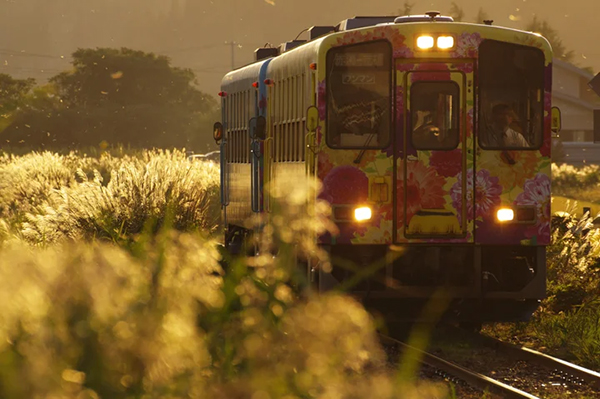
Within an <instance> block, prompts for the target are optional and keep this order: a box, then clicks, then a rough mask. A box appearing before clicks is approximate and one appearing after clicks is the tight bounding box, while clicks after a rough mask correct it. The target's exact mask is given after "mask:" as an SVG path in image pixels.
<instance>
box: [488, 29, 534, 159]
mask: <svg viewBox="0 0 600 399" xmlns="http://www.w3.org/2000/svg"><path fill="white" fill-rule="evenodd" d="M544 73H545V70H544V54H543V53H542V51H541V50H539V49H536V48H532V47H527V46H522V45H517V44H511V43H503V42H498V41H494V40H485V41H484V42H483V43H482V44H481V46H480V52H479V83H480V87H479V98H480V105H479V145H480V146H481V147H482V148H484V149H490V150H514V149H517V150H518V149H521V150H532V149H539V148H540V146H541V145H542V140H543V120H544V118H543V115H544V114H543V112H544Z"/></svg>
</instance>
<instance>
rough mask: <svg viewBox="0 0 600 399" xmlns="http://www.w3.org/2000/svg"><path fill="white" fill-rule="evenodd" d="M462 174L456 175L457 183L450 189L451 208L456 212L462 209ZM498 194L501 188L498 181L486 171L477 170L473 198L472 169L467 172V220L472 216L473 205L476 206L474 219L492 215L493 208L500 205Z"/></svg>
mask: <svg viewBox="0 0 600 399" xmlns="http://www.w3.org/2000/svg"><path fill="white" fill-rule="evenodd" d="M462 177H463V174H462V172H461V173H460V174H459V175H458V181H457V182H456V183H454V185H453V186H452V188H451V189H450V198H452V206H454V209H456V211H457V212H460V211H461V209H462V198H463V195H462ZM500 194H502V186H500V184H499V179H498V178H497V177H495V176H491V175H490V172H489V171H488V170H485V169H484V170H479V171H478V172H477V175H476V177H475V198H473V169H469V170H468V172H467V218H468V219H469V220H470V219H471V218H472V217H473V216H472V215H473V204H474V203H475V204H477V205H476V210H475V218H479V217H485V216H487V215H489V214H490V213H492V211H493V210H494V208H496V207H498V206H499V205H500Z"/></svg>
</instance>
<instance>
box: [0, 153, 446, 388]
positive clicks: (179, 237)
mask: <svg viewBox="0 0 600 399" xmlns="http://www.w3.org/2000/svg"><path fill="white" fill-rule="evenodd" d="M211 165H213V164H209V163H189V162H187V161H186V160H185V156H184V154H183V153H182V152H177V151H176V152H172V153H169V152H145V153H142V154H140V155H139V156H137V157H132V156H124V157H121V158H115V157H112V156H110V155H103V156H100V157H82V156H79V155H77V154H68V155H56V154H51V153H42V154H29V155H25V156H22V157H12V156H4V157H3V158H1V159H0V184H2V186H1V187H0V190H1V191H0V192H1V194H0V216H1V217H2V223H1V229H0V397H2V398H19V399H20V398H56V399H58V398H60V399H63V398H69V399H70V398H73V399H84V398H90V399H93V398H100V397H102V398H173V399H174V398H216V399H218V398H248V399H271V398H273V399H274V398H286V399H294V398H327V399H330V398H367V397H368V398H413V397H414V398H421V397H432V398H443V397H448V396H449V391H448V388H447V387H446V386H444V385H433V384H425V385H422V384H417V383H414V381H412V380H410V379H409V378H400V377H399V374H398V373H397V372H396V370H394V369H393V368H390V367H389V365H388V364H387V363H386V358H385V354H384V352H383V351H382V349H381V347H380V346H379V344H378V341H377V337H376V332H375V327H376V326H375V323H374V321H373V319H372V318H371V316H370V315H369V314H368V313H367V312H366V311H365V310H364V309H363V307H362V306H361V305H360V304H358V303H357V302H355V301H354V300H352V299H351V298H350V297H347V296H344V295H342V294H330V295H322V296H318V297H313V296H311V295H308V296H306V297H301V298H300V297H298V296H297V294H296V293H295V290H294V288H293V287H295V286H296V285H298V284H299V283H302V282H301V281H299V280H298V278H299V277H298V273H297V271H296V270H295V266H293V265H294V264H295V262H293V258H294V257H295V255H296V254H303V253H304V254H307V253H311V254H312V255H313V256H316V257H317V258H319V259H320V260H321V261H323V262H327V258H326V256H325V254H323V253H321V252H320V250H319V248H318V247H316V246H315V244H314V240H313V239H312V238H314V237H315V236H316V235H318V234H322V233H324V232H325V231H327V230H330V229H332V226H331V225H330V224H329V222H328V218H327V215H328V212H329V208H328V207H327V206H326V204H324V203H318V204H317V206H316V207H311V208H310V209H309V208H307V207H306V198H307V196H308V197H309V198H315V197H316V195H315V192H316V190H317V189H318V187H315V186H311V185H308V184H307V185H303V184H298V185H295V187H294V188H289V187H288V188H279V189H277V190H275V191H274V193H273V197H274V209H276V212H278V213H279V214H280V215H285V217H283V216H282V217H279V218H277V217H276V218H274V222H273V224H272V225H269V226H268V227H267V228H265V229H264V234H263V235H262V236H261V239H260V240H259V242H258V245H259V247H260V253H261V255H259V256H256V257H253V258H238V259H229V260H228V262H227V263H226V264H227V273H225V272H224V270H223V262H222V258H221V251H220V250H219V245H218V243H217V242H216V241H215V239H214V238H212V237H211V234H210V233H211V232H212V231H215V229H217V228H218V226H217V219H216V217H215V215H218V211H217V210H218V198H217V187H218V184H217V177H218V170H216V168H215V167H214V165H213V166H211ZM309 211H310V212H309ZM253 222H254V223H258V224H263V222H264V221H261V220H255V221H253ZM115 244H117V245H115ZM275 249H276V250H277V256H273V255H271V254H272V253H273V252H274V251H275Z"/></svg>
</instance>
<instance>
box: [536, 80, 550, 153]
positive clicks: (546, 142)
mask: <svg viewBox="0 0 600 399" xmlns="http://www.w3.org/2000/svg"><path fill="white" fill-rule="evenodd" d="M551 103H552V93H551V92H549V91H547V92H545V93H544V110H542V112H545V110H550V107H551ZM543 118H544V130H545V131H544V132H543V136H542V138H543V142H542V148H540V153H541V155H542V156H543V157H550V155H551V153H552V140H550V135H551V134H550V131H551V129H552V114H551V112H550V111H548V115H544V117H543ZM536 123H537V121H536Z"/></svg>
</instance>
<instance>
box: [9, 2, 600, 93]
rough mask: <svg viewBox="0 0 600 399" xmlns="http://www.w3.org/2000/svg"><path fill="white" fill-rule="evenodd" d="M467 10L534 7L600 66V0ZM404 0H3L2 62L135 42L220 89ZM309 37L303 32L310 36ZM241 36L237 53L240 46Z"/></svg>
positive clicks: (17, 66) (528, 10) (589, 63)
mask: <svg viewBox="0 0 600 399" xmlns="http://www.w3.org/2000/svg"><path fill="white" fill-rule="evenodd" d="M410 2H411V3H414V7H413V13H414V14H422V13H424V12H426V11H430V10H437V11H441V12H442V13H443V14H448V13H449V11H450V8H451V3H452V2H451V1H450V0H439V1H418V0H412V1H410ZM456 3H457V4H458V5H459V6H460V7H462V8H463V10H464V12H465V20H466V21H468V22H472V21H473V19H474V18H475V15H476V14H477V12H478V10H479V9H480V8H481V9H483V10H484V11H485V12H486V13H487V14H488V15H489V16H490V18H491V19H493V20H494V24H495V25H502V26H508V27H512V28H522V27H524V26H525V25H526V24H527V22H529V21H530V20H531V19H532V18H533V17H534V16H537V17H538V18H539V19H545V20H547V21H548V22H549V24H550V26H552V27H553V28H554V29H556V30H558V32H559V33H560V34H561V36H562V40H563V44H564V45H565V46H566V47H567V49H570V50H574V52H575V58H574V62H575V63H576V64H577V65H578V66H581V67H592V68H593V69H594V71H595V72H599V71H600V22H599V21H598V15H600V0H570V1H564V0H502V1H498V0H456ZM403 4H404V0H400V1H391V0H377V1H368V0H52V1H48V0H5V1H4V2H2V3H0V72H4V73H9V74H12V75H13V76H16V77H35V78H36V79H38V80H39V81H40V82H43V81H44V80H46V79H48V78H49V77H51V76H53V75H55V74H57V73H58V72H60V71H63V70H66V69H69V68H70V65H69V60H70V57H69V55H70V54H71V53H72V52H73V51H74V50H75V49H76V48H78V47H130V48H134V49H140V50H144V51H152V52H156V53H158V54H162V55H166V56H168V57H170V58H171V60H172V64H173V65H174V66H181V67H187V68H191V69H192V70H194V72H195V73H196V75H197V77H198V84H199V87H200V89H201V90H203V91H205V92H208V93H210V94H212V95H215V94H216V93H217V92H218V91H219V86H220V81H221V78H222V77H223V75H224V74H225V73H227V71H229V70H230V69H231V66H232V64H233V65H234V66H235V67H239V66H241V65H244V64H247V63H250V62H251V61H252V59H253V56H254V50H255V49H256V48H257V47H260V46H262V45H264V44H265V43H267V42H268V43H272V44H274V45H279V44H280V43H282V42H284V41H287V40H292V39H294V38H295V37H296V36H297V35H298V34H299V33H300V32H301V31H302V30H303V29H305V28H308V27H310V26H313V25H335V24H337V23H338V22H340V21H341V20H343V19H345V18H349V17H352V16H354V15H398V14H399V12H400V10H401V9H403ZM301 37H302V36H301ZM232 42H234V43H235V44H234V45H233V60H232V54H231V53H232V46H231V43H232Z"/></svg>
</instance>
